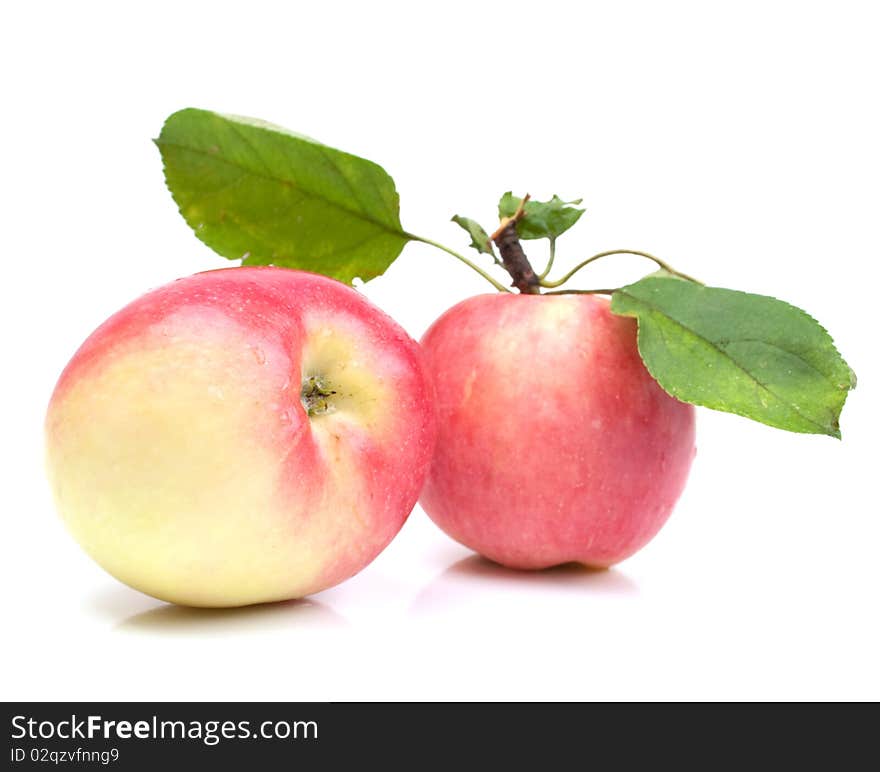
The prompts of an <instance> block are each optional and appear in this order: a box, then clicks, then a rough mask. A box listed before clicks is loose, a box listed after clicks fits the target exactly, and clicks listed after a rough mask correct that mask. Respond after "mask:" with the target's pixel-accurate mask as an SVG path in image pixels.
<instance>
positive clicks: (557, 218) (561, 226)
mask: <svg viewBox="0 0 880 772" xmlns="http://www.w3.org/2000/svg"><path fill="white" fill-rule="evenodd" d="M521 201H522V199H521V198H518V197H517V196H514V195H513V193H511V192H510V191H507V193H505V194H504V195H503V196H501V200H500V201H499V202H498V216H499V217H513V215H514V213H515V212H516V210H517V209H518V208H519V205H520V202H521ZM580 202H581V199H580V198H578V199H575V200H574V201H563V200H562V199H561V198H559V196H555V195H554V196H553V198H551V199H550V200H549V201H526V205H525V207H523V217H522V219H520V220H519V221H518V222H517V224H516V233H517V235H518V236H519V237H520V238H521V239H524V240H525V239H551V240H555V239H556V237H557V236H561V235H562V234H563V233H565V231H567V230H568V229H569V228H570V227H571V226H572V225H574V224H575V223H576V222H577V221H578V220H579V219H580V217H581V215H582V214H583V213H584V210H583V209H578V208H576V207H574V206H572V204H579V203H580Z"/></svg>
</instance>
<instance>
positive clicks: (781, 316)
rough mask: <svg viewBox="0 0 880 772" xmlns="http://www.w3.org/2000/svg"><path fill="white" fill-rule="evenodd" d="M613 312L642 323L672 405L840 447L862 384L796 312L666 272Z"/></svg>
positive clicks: (648, 359) (652, 367)
mask: <svg viewBox="0 0 880 772" xmlns="http://www.w3.org/2000/svg"><path fill="white" fill-rule="evenodd" d="M611 310H612V311H613V312H614V313H616V314H620V315H622V316H632V317H635V318H636V319H638V324H639V333H638V342H639V353H640V354H641V356H642V359H643V360H644V362H645V365H646V366H647V368H648V370H649V372H650V373H651V375H652V376H654V378H655V379H656V380H657V381H658V383H659V384H660V385H661V386H662V387H663V388H664V389H665V390H666V391H667V392H669V394H671V395H672V396H673V397H676V398H678V399H680V400H682V401H683V402H690V403H693V404H695V405H703V406H705V407H710V408H714V409H715V410H724V411H726V412H728V413H736V414H738V415H742V416H745V417H747V418H752V419H754V420H755V421H760V422H762V423H765V424H768V425H770V426H775V427H778V428H780V429H787V430H788V431H792V432H803V433H807V434H829V435H831V436H832V437H837V438H839V437H840V427H839V423H838V421H839V418H840V411H841V409H842V408H843V403H844V401H845V400H846V396H847V393H848V392H849V390H850V389H852V388H854V387H855V385H856V379H855V374H854V373H853V371H852V370H850V368H849V366H848V365H847V364H846V362H844V361H843V359H842V358H841V356H840V354H839V353H838V352H837V349H836V348H835V347H834V343H833V341H832V340H831V336H830V335H829V334H828V333H827V332H826V331H825V330H824V329H823V328H822V327H821V326H820V325H819V324H818V322H816V321H815V320H814V319H813V318H812V317H810V316H809V315H808V314H807V313H805V312H804V311H801V310H800V309H799V308H795V307H794V306H791V305H789V304H788V303H784V302H782V301H781V300H777V299H776V298H772V297H767V296H765V295H750V294H748V293H746V292H735V291H733V290H727V289H718V288H715V287H704V286H702V285H700V284H696V283H694V282H690V281H685V280H682V279H679V278H675V277H672V276H670V275H669V274H666V273H665V272H664V273H658V274H652V275H651V276H647V277H645V278H644V279H642V280H641V281H637V282H636V283H635V284H630V285H629V286H627V287H624V288H623V289H620V290H617V292H615V293H614V295H613V296H612V299H611Z"/></svg>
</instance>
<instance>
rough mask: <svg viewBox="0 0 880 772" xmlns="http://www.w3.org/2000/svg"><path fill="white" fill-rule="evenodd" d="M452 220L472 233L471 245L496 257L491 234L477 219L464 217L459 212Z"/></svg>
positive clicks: (478, 250) (485, 253)
mask: <svg viewBox="0 0 880 772" xmlns="http://www.w3.org/2000/svg"><path fill="white" fill-rule="evenodd" d="M452 222H454V223H455V224H456V225H460V226H461V227H462V228H464V229H465V230H466V231H467V232H468V233H469V234H470V237H471V243H470V246H472V247H473V248H474V249H476V250H477V252H482V253H483V254H484V255H492V257H495V251H494V250H493V249H492V241H491V239H490V238H489V234H488V233H486V231H484V230H483V228H482V226H481V225H480V224H479V223H478V222H477V221H476V220H471V219H470V218H469V217H462V216H461V215H460V214H457V215H455V217H453V218H452Z"/></svg>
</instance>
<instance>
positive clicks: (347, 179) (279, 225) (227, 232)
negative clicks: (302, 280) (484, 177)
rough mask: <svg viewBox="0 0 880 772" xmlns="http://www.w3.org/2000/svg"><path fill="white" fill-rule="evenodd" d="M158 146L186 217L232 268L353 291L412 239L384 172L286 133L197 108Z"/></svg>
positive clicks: (178, 118)
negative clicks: (277, 269)
mask: <svg viewBox="0 0 880 772" xmlns="http://www.w3.org/2000/svg"><path fill="white" fill-rule="evenodd" d="M156 144H157V145H158V147H159V150H160V152H161V153H162V160H163V162H164V164H165V180H166V182H167V184H168V189H169V190H170V191H171V195H172V196H173V197H174V200H175V202H176V203H177V205H178V207H179V208H180V213H181V214H182V215H183V217H184V218H185V219H186V221H187V223H189V225H190V227H192V229H193V230H194V231H195V233H196V236H198V237H199V238H200V239H201V240H202V241H204V242H205V244H207V245H208V246H209V247H211V248H212V249H214V250H215V251H216V252H219V253H220V254H221V255H223V257H227V258H229V259H230V260H237V259H241V260H242V261H243V263H245V264H248V265H267V264H273V265H280V266H285V267H288V268H300V269H303V270H307V271H315V272H317V273H322V274H325V275H327V276H332V277H333V278H336V279H339V280H341V281H344V282H348V283H351V282H352V281H353V280H354V279H355V278H356V277H360V278H361V279H363V280H364V281H367V280H368V279H372V278H373V277H375V276H379V275H380V274H382V273H383V272H384V271H385V270H386V269H387V268H388V266H389V265H391V263H392V262H393V261H394V259H395V258H396V257H397V256H398V255H399V254H400V251H401V250H402V249H403V246H404V244H406V242H407V241H408V240H409V239H410V237H409V236H408V235H407V234H406V233H405V232H404V231H403V229H402V228H401V225H400V216H399V203H398V196H397V191H396V190H395V188H394V181H393V180H392V179H391V177H389V176H388V174H387V173H386V172H385V171H384V170H383V169H382V167H380V166H377V165H376V164H374V163H372V162H371V161H367V160H365V159H363V158H358V157H357V156H354V155H349V154H348V153H343V152H341V151H339V150H334V149H333V148H331V147H327V146H326V145H322V144H320V143H319V142H315V141H314V140H311V139H308V138H306V137H302V136H300V135H298V134H294V133H292V132H289V131H287V130H286V129H282V128H279V127H277V126H272V125H271V124H268V123H264V122H262V121H257V120H254V119H250V118H239V117H233V116H228V115H220V114H219V113H213V112H209V111H207V110H196V109H192V108H190V109H186V110H181V111H179V112H176V113H174V114H173V115H171V116H170V117H169V118H168V120H167V121H165V125H164V126H163V127H162V132H161V134H160V135H159V138H158V139H157V140H156Z"/></svg>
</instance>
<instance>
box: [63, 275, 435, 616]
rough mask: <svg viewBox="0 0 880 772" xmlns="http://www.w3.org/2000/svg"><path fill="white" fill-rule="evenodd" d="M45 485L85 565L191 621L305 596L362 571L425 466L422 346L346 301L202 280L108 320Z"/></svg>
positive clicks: (270, 280)
mask: <svg viewBox="0 0 880 772" xmlns="http://www.w3.org/2000/svg"><path fill="white" fill-rule="evenodd" d="M46 431H47V450H48V471H49V477H50V481H51V485H52V488H53V492H54V495H55V499H56V502H57V506H58V509H59V511H60V513H61V515H62V517H63V519H64V520H65V522H66V524H67V526H68V527H69V529H70V530H71V532H72V533H73V535H74V536H75V538H76V539H77V540H78V541H79V543H80V544H81V545H82V546H83V547H84V548H85V550H86V551H87V552H88V553H89V554H90V555H91V556H92V557H93V558H94V559H95V560H96V561H97V562H98V563H99V564H100V565H102V566H103V567H104V568H105V569H106V570H107V571H109V572H110V573H111V574H113V575H114V576H116V577H117V578H118V579H120V580H121V581H123V582H125V583H126V584H129V585H131V586H132V587H135V588H137V589H138V590H141V591H143V592H145V593H148V594H150V595H154V596H156V597H157V598H162V599H164V600H168V601H173V602H176V603H181V604H187V605H193V606H237V605H244V604H250V603H259V602H264V601H274V600H281V599H287V598H299V597H302V596H304V595H308V594H310V593H314V592H316V591H319V590H322V589H324V588H326V587H330V586H331V585H334V584H336V583H338V582H340V581H342V580H343V579H345V578H347V577H349V576H351V575H352V574H354V573H356V572H357V571H359V570H360V569H362V568H363V567H364V566H366V565H367V564H368V563H369V562H370V561H371V560H373V558H375V557H376V555H378V554H379V552H380V551H381V550H382V549H383V548H384V547H385V546H386V545H387V544H388V542H389V541H390V540H391V539H392V538H393V537H394V535H395V534H396V533H397V532H398V530H399V529H400V527H401V526H402V525H403V523H404V521H405V520H406V518H407V516H408V514H409V512H410V510H411V509H412V507H413V505H414V504H415V502H416V499H417V497H418V494H419V491H420V489H421V487H422V482H423V480H424V477H425V474H426V472H427V468H428V465H429V462H430V457H431V450H432V447H433V441H434V415H433V405H432V397H431V392H430V384H429V380H428V378H427V375H426V373H425V371H424V368H423V364H422V358H421V353H420V351H419V348H418V345H417V344H416V343H415V342H414V341H412V340H411V339H410V338H409V337H408V336H407V335H406V333H405V332H404V331H403V330H402V329H401V328H400V327H398V325H397V324H395V323H394V322H393V321H392V320H391V319H390V318H388V317H387V316H386V315H385V314H383V313H382V312H381V311H379V310H378V309H376V308H375V307H374V306H372V305H371V304H370V303H369V302H368V301H367V300H365V299H364V298H363V297H362V296H360V295H359V294H358V293H357V292H355V291H354V290H352V289H350V288H349V287H347V286H345V285H343V284H340V283H338V282H336V281H333V280H331V279H327V278H324V277H321V276H316V275H313V274H307V273H302V272H298V271H290V270H284V269H280V268H232V269H226V270H218V271H211V272H207V273H202V274H198V275H196V276H192V277H189V278H187V279H181V280H180V281H176V282H173V283H171V284H168V285H166V286H164V287H162V288H160V289H157V290H154V291H152V292H149V293H148V294H146V295H144V296H143V297H141V298H140V299H138V300H136V301H134V302H133V303H131V304H130V305H129V306H127V307H126V308H124V309H122V310H121V311H119V312H118V313H117V314H115V315H114V316H112V317H111V318H110V319H108V320H107V321H106V322H105V323H104V324H103V325H101V326H100V327H99V328H98V329H97V330H96V331H95V332H94V333H93V334H92V335H91V336H90V337H89V338H88V340H86V342H85V343H84V344H83V345H82V347H81V348H80V349H79V351H77V353H76V355H75V356H74V357H73V359H72V360H71V362H70V363H69V364H68V365H67V368H66V369H65V370H64V372H63V373H62V375H61V378H60V380H59V381H58V385H57V386H56V388H55V392H54V394H53V396H52V399H51V403H50V405H49V410H48V415H47V421H46Z"/></svg>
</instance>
